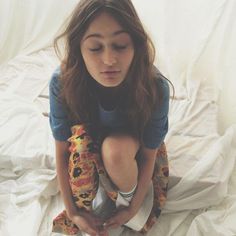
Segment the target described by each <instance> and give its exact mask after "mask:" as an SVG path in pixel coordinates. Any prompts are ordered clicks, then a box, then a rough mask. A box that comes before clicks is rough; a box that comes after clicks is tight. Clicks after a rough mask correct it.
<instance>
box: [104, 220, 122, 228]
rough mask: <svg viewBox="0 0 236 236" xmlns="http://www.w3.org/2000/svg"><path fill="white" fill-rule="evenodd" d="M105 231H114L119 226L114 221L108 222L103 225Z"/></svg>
mask: <svg viewBox="0 0 236 236" xmlns="http://www.w3.org/2000/svg"><path fill="white" fill-rule="evenodd" d="M103 225H104V227H105V229H114V228H117V227H118V226H120V225H119V224H118V223H117V222H116V221H110V222H106V223H104V224H103Z"/></svg>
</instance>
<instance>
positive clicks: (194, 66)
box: [0, 0, 236, 236]
mask: <svg viewBox="0 0 236 236" xmlns="http://www.w3.org/2000/svg"><path fill="white" fill-rule="evenodd" d="M20 2H21V3H19V1H15V0H12V1H4V0H3V1H0V13H1V14H0V19H1V20H0V29H1V30H0V39H1V40H0V54H1V55H0V57H1V60H2V62H3V61H4V64H2V65H1V67H0V235H4V236H15V235H20V236H21V235H24V236H47V235H48V236H50V235H52V236H53V234H52V233H51V224H52V219H53V217H55V216H56V215H57V214H58V213H60V212H61V211H62V209H64V206H63V203H62V200H61V197H60V194H59V191H58V186H57V182H56V171H55V150H54V140H53V138H52V135H51V131H50V128H49V121H48V117H46V116H45V115H46V113H47V112H48V99H47V96H48V81H49V79H50V76H51V73H52V71H53V70H54V69H55V67H56V66H57V65H58V59H56V57H55V54H54V52H53V49H52V48H51V47H46V46H47V45H50V46H51V43H50V42H52V37H53V36H52V35H53V34H54V33H55V32H56V30H58V28H59V27H60V25H61V22H62V20H63V19H64V18H65V17H66V15H67V14H68V13H69V11H70V10H71V9H72V6H73V4H75V2H76V1H73V0H71V1H69V0H68V3H69V5H67V7H68V8H67V7H66V8H64V7H65V4H64V3H63V2H62V1H57V4H58V5H57V7H58V8H57V9H60V10H58V11H55V4H54V3H55V1H54V0H52V1H41V2H40V3H38V1H30V3H31V4H30V6H29V8H26V5H25V4H26V3H27V1H20ZM133 2H134V4H135V6H136V7H137V10H138V12H139V13H140V16H141V19H142V20H143V22H144V24H145V26H146V27H147V29H148V31H149V32H150V33H151V36H153V38H154V42H155V45H156V46H157V60H156V63H157V65H158V67H159V68H160V70H161V71H162V72H163V73H164V75H165V76H167V77H168V78H169V79H170V80H171V81H172V82H173V83H174V85H175V90H176V99H175V100H171V102H170V116H169V118H170V125H169V133H168V135H167V137H166V145H167V149H168V155H169V164H170V185H169V191H168V199H167V202H166V205H165V207H164V210H163V214H162V215H161V217H160V218H159V220H158V222H157V224H156V225H154V227H153V228H152V229H151V231H150V232H149V233H148V234H147V235H148V236H153V235H159V236H170V235H174V236H183V235H187V236H192V235H194V236H200V235H206V236H208V235H210V236H211V235H214V236H215V235H216V236H218V235H219V236H221V235H222V236H223V235H224V236H225V235H227V236H228V235H236V228H235V217H236V210H235V209H236V199H235V196H236V165H235V159H236V104H235V99H233V98H234V93H235V91H234V90H235V88H236V84H235V79H234V77H235V74H236V58H235V55H236V54H235V43H234V42H235V41H236V25H235V24H236V20H235V14H234V12H235V10H236V2H235V1H234V0H227V1H226V0H217V1H213V0H207V1H206V0H199V1H189V0H180V1H176V2H174V1H168V0H157V1H155V3H148V4H147V3H145V4H144V3H143V1H141V0H133ZM19 4H23V5H21V6H20V8H19V12H18V13H17V14H16V12H17V6H19ZM41 4H42V5H41ZM152 4H154V5H152ZM43 5H45V6H47V7H46V8H44V11H43V8H41V7H42V6H43ZM40 6H41V7H40ZM62 6H63V7H62ZM37 7H38V8H39V9H37ZM23 9H24V10H25V11H27V10H29V12H31V14H33V13H35V12H36V11H37V12H38V14H39V15H36V17H34V16H33V15H30V16H29V15H27V14H23V12H22V10H23ZM42 11H43V12H44V14H43V15H42ZM14 12H15V13H14ZM13 13H14V14H15V15H14V14H13ZM25 13H26V12H25ZM52 13H53V14H52ZM55 14H56V16H55ZM23 15H25V18H24V19H23V18H22V17H23ZM39 16H40V17H39ZM42 16H43V17H42ZM59 16H60V17H59ZM2 19H4V20H2ZM30 19H31V21H30ZM32 19H37V23H35V21H34V20H32ZM49 19H51V21H50V22H51V23H50V24H49V23H48V22H49ZM26 20H27V23H28V24H25V25H24V27H25V28H24V29H25V30H23V28H21V27H18V24H15V23H16V21H18V22H19V24H20V23H23V22H24V23H25V21H26ZM45 22H47V24H46V23H45ZM13 23H14V24H13ZM12 25H14V27H13V26H12ZM46 25H47V28H45V26H46ZM34 26H35V27H34ZM15 27H18V28H17V30H16V28H15ZM32 27H33V31H32ZM154 29H156V30H154ZM19 30H20V33H19ZM44 30H45V31H44ZM31 31H32V34H29V33H27V32H31ZM3 32H9V33H4V34H3ZM9 35H12V36H11V37H10V36H9ZM21 35H22V37H20V36H21ZM15 40H17V43H16V41H15ZM41 48H43V49H42V50H39V49H41ZM35 50H38V51H35ZM17 53H20V54H19V55H17V56H16V57H14V56H15V55H16V54H17ZM13 57H14V58H13ZM10 58H12V59H11V60H9V59H10ZM219 128H220V129H219ZM226 128H227V129H226ZM219 131H220V132H219ZM111 235H112V236H119V235H122V236H132V235H133V236H134V235H135V236H137V235H139V234H138V233H134V232H131V231H130V230H128V229H125V228H123V227H121V228H119V229H118V230H117V231H113V232H111ZM57 236H59V235H57Z"/></svg>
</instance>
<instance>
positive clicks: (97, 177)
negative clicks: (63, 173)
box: [52, 125, 169, 235]
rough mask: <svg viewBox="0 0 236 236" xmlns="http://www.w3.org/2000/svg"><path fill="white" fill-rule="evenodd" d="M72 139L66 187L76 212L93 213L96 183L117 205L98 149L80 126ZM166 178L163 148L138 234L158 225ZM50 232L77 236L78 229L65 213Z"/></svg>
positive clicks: (113, 190)
mask: <svg viewBox="0 0 236 236" xmlns="http://www.w3.org/2000/svg"><path fill="white" fill-rule="evenodd" d="M71 130H72V136H71V137H70V138H69V139H68V141H69V142H70V143H71V145H70V147H69V151H70V157H69V166H68V172H69V183H70V187H71V190H72V194H73V199H74V202H75V205H76V206H77V207H78V208H79V209H85V210H87V211H91V210H92V202H93V199H94V198H95V196H96V194H97V191H98V186H99V182H100V184H101V186H102V187H103V188H104V190H105V192H106V194H107V196H108V197H109V198H110V199H111V200H112V201H114V202H115V201H116V198H117V189H116V188H115V186H114V185H113V184H112V182H111V180H110V179H109V176H108V174H107V173H106V170H105V168H104V166H103V162H102V159H101V156H100V147H99V145H98V144H97V143H95V142H94V141H93V140H92V138H91V137H90V136H89V135H88V132H86V129H85V127H84V126H83V125H75V126H73V127H72V128H71ZM168 177H169V166H168V159H167V152H166V147H165V144H164V143H163V144H162V145H161V146H160V148H159V149H158V152H157V156H156V162H155V168H154V173H153V177H152V182H153V189H154V199H153V207H152V210H151V213H150V215H149V217H148V220H147V222H146V224H145V225H144V227H143V228H142V230H141V231H140V232H142V233H146V232H147V231H148V230H149V229H150V228H151V227H152V226H153V224H154V223H155V222H156V221H157V218H158V217H159V215H160V213H161V209H162V207H163V205H164V204H165V201H166V197H167V196H166V195H167V186H168ZM52 231H53V232H57V233H62V234H67V235H76V234H77V233H79V231H80V230H79V228H78V227H77V226H76V225H75V224H74V223H73V222H72V221H71V220H70V219H69V218H68V216H67V214H66V211H65V210H64V211H63V212H62V213H60V214H59V215H58V216H57V217H56V218H55V219H54V220H53V229H52Z"/></svg>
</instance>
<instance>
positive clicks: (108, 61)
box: [102, 48, 117, 66]
mask: <svg viewBox="0 0 236 236" xmlns="http://www.w3.org/2000/svg"><path fill="white" fill-rule="evenodd" d="M102 59H103V63H104V64H105V65H107V66H112V65H114V64H115V63H116V62H117V58H116V55H115V52H114V51H113V50H112V49H110V48H107V49H105V50H104V52H103V58H102Z"/></svg>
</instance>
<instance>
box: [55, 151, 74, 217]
mask: <svg viewBox="0 0 236 236" xmlns="http://www.w3.org/2000/svg"><path fill="white" fill-rule="evenodd" d="M68 158H69V152H67V151H62V150H60V147H57V148H56V171H57V180H58V184H59V188H60V192H61V196H62V199H63V202H64V205H65V208H66V212H67V215H68V216H69V218H70V216H72V215H73V214H76V212H77V209H76V206H75V203H74V201H73V197H72V191H71V187H70V183H69V173H68Z"/></svg>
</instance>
